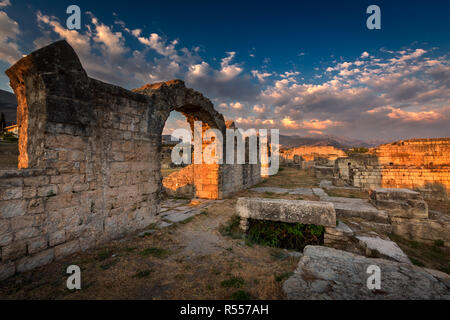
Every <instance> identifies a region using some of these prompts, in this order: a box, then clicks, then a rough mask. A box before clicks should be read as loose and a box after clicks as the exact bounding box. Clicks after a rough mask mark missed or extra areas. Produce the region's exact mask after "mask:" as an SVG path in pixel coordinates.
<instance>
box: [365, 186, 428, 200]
mask: <svg viewBox="0 0 450 320" xmlns="http://www.w3.org/2000/svg"><path fill="white" fill-rule="evenodd" d="M369 195H370V198H371V199H373V200H421V199H422V197H421V195H420V193H419V192H416V191H413V190H409V189H397V188H373V189H370V190H369Z"/></svg>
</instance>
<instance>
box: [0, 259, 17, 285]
mask: <svg viewBox="0 0 450 320" xmlns="http://www.w3.org/2000/svg"><path fill="white" fill-rule="evenodd" d="M15 272H16V264H15V263H14V262H6V263H1V262H0V281H3V280H5V279H7V278H9V277H11V276H13V275H14V273H15Z"/></svg>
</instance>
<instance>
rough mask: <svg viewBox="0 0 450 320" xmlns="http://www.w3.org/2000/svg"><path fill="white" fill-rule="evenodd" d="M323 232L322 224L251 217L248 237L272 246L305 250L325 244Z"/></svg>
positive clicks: (253, 240)
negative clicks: (306, 247)
mask: <svg viewBox="0 0 450 320" xmlns="http://www.w3.org/2000/svg"><path fill="white" fill-rule="evenodd" d="M323 234H324V227H322V226H316V225H312V224H308V225H307V224H301V223H286V222H275V221H264V220H254V219H249V231H248V239H249V240H250V241H252V242H255V243H258V244H261V245H266V246H270V247H277V248H285V249H294V250H303V248H304V247H305V246H307V245H321V244H323Z"/></svg>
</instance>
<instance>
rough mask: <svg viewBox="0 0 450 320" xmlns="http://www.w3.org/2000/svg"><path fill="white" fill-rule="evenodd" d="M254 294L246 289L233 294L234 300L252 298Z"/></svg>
mask: <svg viewBox="0 0 450 320" xmlns="http://www.w3.org/2000/svg"><path fill="white" fill-rule="evenodd" d="M252 298H253V297H252V295H251V294H250V293H248V292H247V291H244V290H239V291H236V292H235V293H233V294H232V295H231V299H232V300H252Z"/></svg>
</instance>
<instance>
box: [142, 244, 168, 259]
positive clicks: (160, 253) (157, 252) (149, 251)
mask: <svg viewBox="0 0 450 320" xmlns="http://www.w3.org/2000/svg"><path fill="white" fill-rule="evenodd" d="M139 254H140V255H141V256H144V257H149V256H152V257H155V258H159V259H164V258H167V257H168V256H169V255H170V252H169V251H168V250H166V249H162V248H154V247H153V248H146V249H144V250H143V251H141V252H140V253H139Z"/></svg>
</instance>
